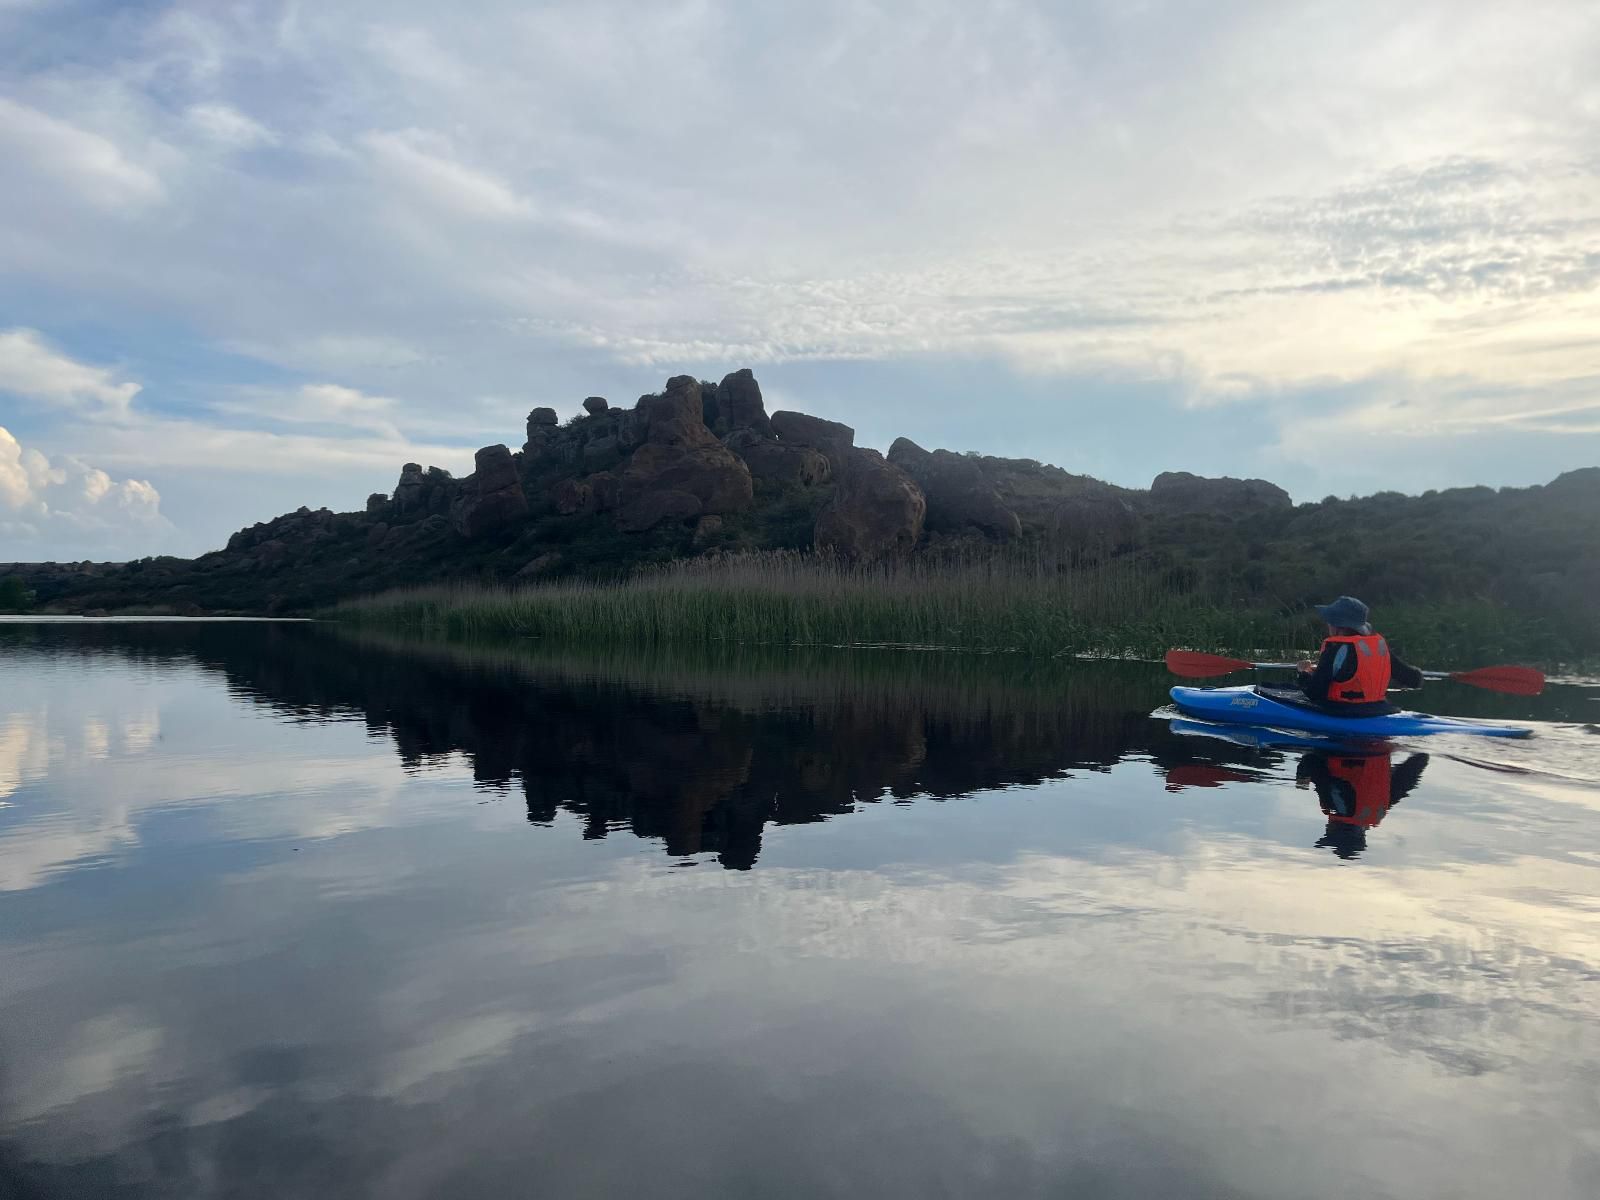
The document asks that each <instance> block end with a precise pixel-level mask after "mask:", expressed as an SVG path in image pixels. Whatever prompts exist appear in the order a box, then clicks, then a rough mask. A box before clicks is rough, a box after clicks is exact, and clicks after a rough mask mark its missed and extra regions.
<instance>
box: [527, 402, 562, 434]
mask: <svg viewBox="0 0 1600 1200" xmlns="http://www.w3.org/2000/svg"><path fill="white" fill-rule="evenodd" d="M559 424H561V418H559V417H557V416H556V410H555V409H553V408H536V409H534V410H533V411H532V412H531V413H529V414H528V437H529V439H530V440H531V439H532V438H533V436H534V430H536V429H554V428H555V427H556V426H557V425H559Z"/></svg>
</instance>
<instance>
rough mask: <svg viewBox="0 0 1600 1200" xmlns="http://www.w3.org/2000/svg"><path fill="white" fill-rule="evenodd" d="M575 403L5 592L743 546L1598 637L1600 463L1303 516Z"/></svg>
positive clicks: (689, 383) (1245, 489) (731, 383)
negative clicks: (1517, 621) (1454, 603)
mask: <svg viewBox="0 0 1600 1200" xmlns="http://www.w3.org/2000/svg"><path fill="white" fill-rule="evenodd" d="M583 407H584V411H583V413H582V415H580V416H578V417H576V418H574V419H572V420H570V421H568V422H567V423H566V424H561V423H560V422H559V420H558V418H557V415H556V413H555V411H554V410H553V409H550V408H536V409H534V410H533V411H532V412H531V413H530V414H529V416H528V423H527V430H526V441H525V442H524V443H523V445H522V447H521V449H520V450H517V451H513V450H511V449H510V448H509V447H507V446H504V445H496V446H486V447H484V448H483V449H482V450H479V451H478V453H477V455H476V461H475V470H474V471H473V473H472V474H471V475H468V476H466V477H465V478H460V479H457V478H453V477H452V476H451V475H450V474H449V473H448V472H446V471H442V470H440V469H439V468H437V467H429V468H427V469H424V468H423V467H422V465H421V464H417V463H407V464H406V465H405V466H404V467H403V468H402V469H401V472H400V477H399V480H398V481H397V483H396V485H395V488H394V491H393V492H392V493H390V494H388V495H382V494H379V495H373V496H370V497H368V498H367V501H366V504H365V506H364V508H363V509H362V510H360V511H355V512H344V513H336V512H332V511H330V510H328V509H318V510H315V511H312V510H310V509H306V508H301V509H298V510H296V511H295V512H292V513H286V514H284V515H283V516H280V517H276V518H274V519H273V520H271V521H266V522H263V523H262V524H258V525H253V526H251V527H250V528H248V529H243V530H240V531H239V532H238V533H236V534H234V535H233V537H231V538H230V539H229V540H228V544H227V546H226V547H225V548H224V549H222V550H218V551H215V552H213V553H210V554H205V555H201V556H200V557H199V558H196V559H192V560H191V559H176V558H150V559H141V560H138V561H136V562H131V563H125V564H88V563H77V564H51V563H44V564H40V563H35V564H11V565H9V566H0V581H4V580H6V579H8V578H9V580H10V583H9V585H7V586H8V588H9V591H6V590H4V589H0V595H11V596H12V597H13V600H12V603H13V604H15V602H16V601H15V597H16V596H18V595H20V594H21V592H22V588H20V587H18V586H17V581H21V584H22V585H24V586H25V587H26V589H28V590H30V591H31V592H32V593H33V596H34V599H33V603H34V604H36V605H37V606H38V607H40V608H43V609H46V610H57V611H78V612H81V611H94V610H107V611H127V610H143V611H166V612H180V613H183V612H188V613H195V612H225V613H268V614H295V613H306V612H310V611H313V610H315V609H317V608H320V607H322V606H325V605H327V604H329V603H332V602H334V601H336V600H339V599H343V598H346V597H349V596H354V595H360V594H364V593H371V592H377V591H382V590H386V589H390V588H394V587H400V586H407V585H413V584H419V583H429V582H439V581H445V580H474V581H485V580H488V581H503V582H508V583H509V582H526V581H535V580H543V579H555V578H561V577H568V576H574V575H577V576H585V577H591V578H615V577H617V576H619V575H622V574H626V573H628V572H630V571H632V570H634V569H636V568H638V567H640V566H643V565H646V564H650V563H659V562H664V561H668V560H671V559H674V558H681V557H686V556H691V555H699V554H706V553H717V552H737V551H745V550H769V549H809V548H812V547H815V548H817V549H819V550H823V551H827V552H829V553H832V554H834V555H837V556H840V557H842V558H845V559H848V560H852V561H858V562H873V561H879V560H884V559H896V558H906V557H911V556H920V557H925V558H931V559H935V560H936V559H938V558H939V557H940V556H959V557H961V558H964V559H970V558H971V557H972V556H974V555H992V554H1007V555H1027V556H1030V557H1035V558H1037V559H1038V561H1040V562H1043V563H1061V564H1068V563H1071V564H1079V565H1081V564H1083V563H1085V562H1095V561H1102V560H1107V559H1112V558H1127V557H1129V556H1136V557H1138V558H1140V559H1141V560H1143V561H1146V562H1148V563H1149V565H1150V567H1151V569H1152V570H1158V571H1162V572H1166V573H1168V575H1169V576H1170V578H1171V580H1172V582H1173V586H1175V587H1181V588H1184V589H1191V588H1192V589H1205V590H1208V591H1213V592H1215V593H1216V595H1217V596H1218V598H1219V599H1223V600H1228V599H1234V598H1248V599H1251V600H1252V601H1256V602H1259V601H1261V600H1263V599H1266V600H1270V601H1274V602H1279V603H1282V604H1284V605H1286V606H1289V605H1295V604H1298V603H1302V602H1304V601H1306V600H1309V599H1317V598H1326V597H1328V596H1332V595H1335V594H1337V593H1339V592H1353V593H1355V594H1358V595H1361V596H1363V597H1365V598H1366V599H1368V600H1369V601H1371V602H1373V603H1375V604H1378V603H1386V602H1392V601H1398V600H1405V601H1419V600H1420V601H1430V600H1438V601H1445V600H1457V599H1463V598H1474V599H1488V600H1492V601H1496V602H1499V603H1501V604H1505V605H1512V606H1518V607H1521V608H1524V609H1526V610H1528V611H1530V612H1533V613H1536V614H1538V615H1539V616H1540V617H1541V618H1543V619H1547V620H1548V621H1550V622H1552V623H1554V624H1558V625H1560V626H1561V628H1562V629H1563V630H1565V631H1567V632H1568V633H1569V636H1570V637H1573V638H1576V639H1577V641H1578V644H1582V645H1586V646H1593V645H1594V644H1595V643H1596V642H1597V641H1600V632H1597V631H1596V628H1595V626H1596V623H1597V621H1596V616H1595V604H1594V597H1595V596H1596V595H1597V594H1600V468H1589V469H1585V470H1581V471H1574V472H1569V473H1568V474H1566V475H1563V476H1561V477H1560V478H1559V479H1557V480H1555V481H1554V482H1552V483H1550V484H1547V485H1545V486H1543V487H1530V488H1507V489H1500V490H1498V491H1496V490H1493V489H1490V488H1484V487H1475V488H1457V489H1451V490H1448V491H1442V492H1428V493H1426V494H1424V495H1422V496H1403V495H1400V494H1398V493H1392V492H1385V493H1380V494H1378V495H1376V496H1369V497H1366V498H1362V499H1351V500H1338V499H1333V498H1330V499H1328V500H1324V501H1322V502H1321V503H1317V504H1301V505H1295V504H1293V503H1292V502H1291V500H1290V497H1289V495H1288V494H1287V493H1286V492H1285V491H1283V489H1281V488H1279V487H1277V486H1275V485H1273V484H1271V483H1268V482H1266V481H1264V480H1257V479H1244V480H1240V479H1225V478H1224V479H1217V478H1206V477H1203V476H1199V475H1191V474H1187V473H1182V472H1178V473H1167V474H1163V475H1160V476H1158V477H1157V478H1156V479H1155V480H1154V482H1153V483H1152V485H1151V487H1150V488H1149V489H1148V490H1140V489H1127V488H1120V487H1115V486H1113V485H1111V484H1107V483H1103V482H1101V481H1099V480H1096V479H1092V478H1089V477H1088V476H1083V475H1073V474H1070V473H1068V472H1066V471H1063V470H1061V469H1060V468H1058V467H1052V466H1048V465H1045V464H1042V463H1038V462H1033V461H1031V460H1026V459H1005V458H993V457H987V456H981V455H975V454H962V453H955V452H952V451H949V450H931V451H930V450H925V449H923V448H922V447H920V446H918V445H917V444H916V443H914V442H912V441H909V440H907V439H905V438H901V439H899V440H897V441H896V442H895V443H894V444H893V445H892V446H891V447H890V449H889V452H888V454H887V455H883V454H880V453H878V452H877V451H876V450H870V449H865V448H861V447H858V446H856V445H855V433H854V431H853V430H852V429H850V428H849V427H848V426H846V425H842V424H839V423H837V422H833V421H825V420H822V419H820V418H817V417H812V416H808V415H806V414H804V413H796V412H774V413H770V414H769V413H768V412H767V411H766V406H765V404H764V402H763V399H762V395H761V388H760V385H759V384H758V383H757V382H756V379H755V377H754V375H753V374H752V373H751V372H750V371H748V370H743V371H736V372H734V373H732V374H730V375H728V376H727V377H726V378H724V379H723V380H722V382H721V383H717V384H713V383H709V382H704V381H700V380H696V379H693V378H691V377H689V376H678V377H676V378H674V379H671V380H669V381H668V383H667V386H666V388H665V390H664V391H663V392H661V393H658V394H653V395H648V396H643V397H640V399H639V400H638V402H637V403H636V404H634V405H633V406H632V407H631V408H617V407H613V406H611V405H610V404H609V403H608V402H607V401H606V400H604V399H602V398H600V397H590V398H589V399H588V400H586V401H585V402H584V406H583Z"/></svg>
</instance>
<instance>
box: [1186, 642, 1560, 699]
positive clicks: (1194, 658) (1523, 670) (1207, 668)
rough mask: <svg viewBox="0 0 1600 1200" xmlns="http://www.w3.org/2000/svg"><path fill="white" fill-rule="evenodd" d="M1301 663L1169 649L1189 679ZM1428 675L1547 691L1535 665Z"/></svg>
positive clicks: (1496, 688) (1520, 691)
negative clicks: (1267, 661) (1254, 660)
mask: <svg viewBox="0 0 1600 1200" xmlns="http://www.w3.org/2000/svg"><path fill="white" fill-rule="evenodd" d="M1297 665H1298V664H1297V663H1265V662H1249V661H1247V660H1245V659H1242V658H1224V657H1223V656H1222V655H1220V654H1202V653H1201V652H1200V651H1198V650H1168V651H1167V670H1169V671H1171V672H1172V673H1173V674H1174V675H1182V676H1185V677H1186V678H1189V679H1208V678H1210V677H1211V676H1213V675H1231V674H1232V673H1233V672H1235V671H1249V670H1257V671H1292V670H1294V669H1295V667H1296V666H1297ZM1422 677H1423V678H1424V679H1450V680H1454V681H1455V682H1456V683H1465V684H1467V685H1468V686H1470V687H1478V688H1485V689H1487V690H1488V691H1491V692H1509V693H1510V694H1511V695H1513V696H1537V695H1538V694H1539V693H1540V692H1542V691H1544V675H1543V673H1541V672H1539V671H1535V670H1534V669H1533V668H1532V667H1479V668H1478V669H1477V670H1475V671H1424V672H1423V673H1422Z"/></svg>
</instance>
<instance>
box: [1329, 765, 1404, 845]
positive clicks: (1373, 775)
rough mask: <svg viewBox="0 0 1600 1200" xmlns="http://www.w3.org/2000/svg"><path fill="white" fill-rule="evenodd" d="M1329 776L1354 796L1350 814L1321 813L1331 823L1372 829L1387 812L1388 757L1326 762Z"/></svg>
mask: <svg viewBox="0 0 1600 1200" xmlns="http://www.w3.org/2000/svg"><path fill="white" fill-rule="evenodd" d="M1328 774H1329V775H1332V776H1333V777H1334V778H1335V779H1337V780H1338V781H1339V782H1341V783H1343V784H1346V785H1348V787H1349V788H1350V790H1351V791H1352V792H1354V793H1355V806H1354V808H1352V809H1351V811H1350V812H1329V811H1328V810H1327V808H1324V809H1323V812H1324V813H1326V814H1327V816H1328V817H1330V818H1331V819H1332V820H1335V821H1339V822H1342V823H1343V824H1345V825H1359V826H1360V827H1361V828H1362V829H1371V828H1372V827H1373V826H1374V825H1376V824H1377V823H1378V822H1379V821H1381V820H1383V818H1384V815H1385V814H1386V813H1388V811H1389V804H1390V792H1389V778H1390V777H1389V756H1388V755H1387V754H1368V755H1362V756H1352V757H1350V758H1330V759H1328Z"/></svg>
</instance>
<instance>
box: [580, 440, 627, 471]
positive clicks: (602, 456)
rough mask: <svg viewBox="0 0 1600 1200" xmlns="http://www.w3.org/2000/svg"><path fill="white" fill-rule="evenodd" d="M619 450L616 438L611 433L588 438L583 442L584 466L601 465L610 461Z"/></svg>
mask: <svg viewBox="0 0 1600 1200" xmlns="http://www.w3.org/2000/svg"><path fill="white" fill-rule="evenodd" d="M620 452H621V447H620V446H619V445H618V444H617V439H616V438H615V437H614V436H612V435H611V434H609V433H608V434H605V435H604V436H602V437H596V438H590V439H589V440H588V441H587V442H585V443H584V444H583V464H584V466H586V467H590V468H593V467H601V466H605V465H606V464H608V463H610V462H612V461H613V460H614V459H615V458H616V457H617V455H618V454H619V453H620Z"/></svg>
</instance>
